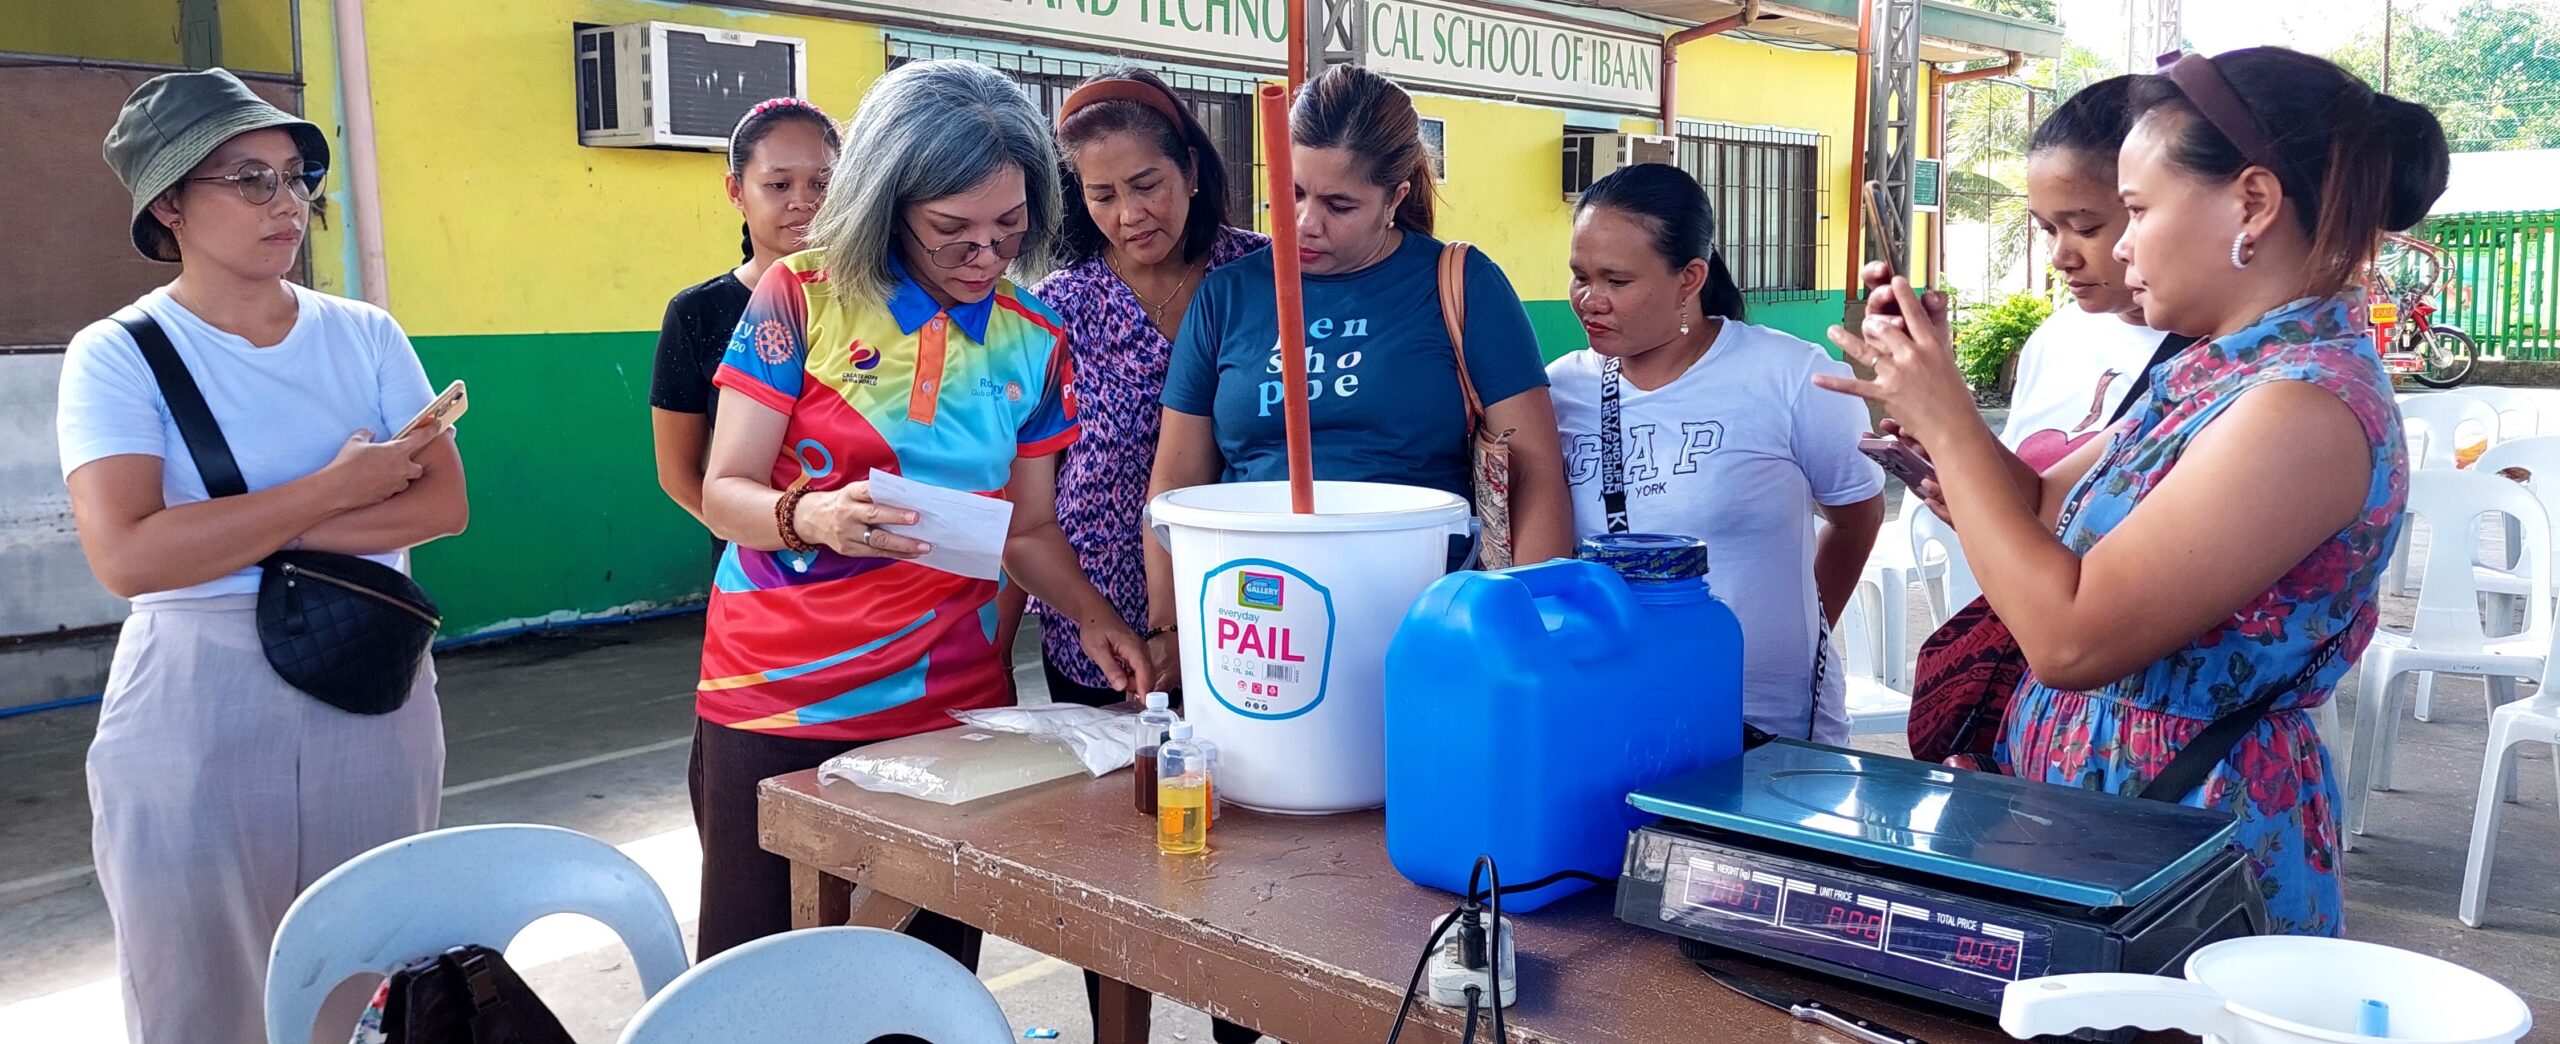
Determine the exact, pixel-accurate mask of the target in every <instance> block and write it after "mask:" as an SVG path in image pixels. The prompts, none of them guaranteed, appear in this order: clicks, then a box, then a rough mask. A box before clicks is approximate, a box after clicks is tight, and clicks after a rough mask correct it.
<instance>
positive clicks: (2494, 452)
mask: <svg viewBox="0 0 2560 1044" xmlns="http://www.w3.org/2000/svg"><path fill="white" fill-rule="evenodd" d="M2502 390H2512V389H2502ZM2508 468H2522V469H2524V470H2525V471H2526V472H2528V473H2530V482H2529V483H2528V484H2527V485H2526V486H2525V487H2524V488H2525V489H2526V490H2527V491H2528V492H2530V493H2532V494H2533V497H2534V499H2536V500H2539V501H2541V502H2542V511H2543V514H2544V515H2545V516H2546V517H2548V518H2550V519H2551V520H2552V524H2553V525H2554V526H2560V435H2537V436H2529V437H2526V438H2520V439H2513V440H2510V441H2507V442H2501V443H2499V444H2497V445H2495V446H2491V447H2489V450H2488V452H2486V453H2483V454H2481V455H2480V459H2479V460H2478V461H2476V462H2474V463H2473V464H2472V465H2471V470H2473V471H2475V472H2478V473H2480V474H2483V475H2498V474H2499V473H2500V472H2502V471H2504V470H2506V469H2508ZM2502 477H2503V476H2502ZM2555 535H2560V534H2555ZM2516 540H2517V533H2516V530H2515V527H2513V526H2510V527H2508V529H2507V549H2508V560H2507V561H2500V562H2489V563H2483V564H2481V565H2480V566H2479V567H2477V568H2475V569H2474V570H2473V571H2472V572H2473V575H2474V579H2476V580H2477V581H2478V582H2479V584H2480V589H2481V590H2482V591H2485V592H2488V593H2491V594H2495V595H2501V596H2505V597H2504V598H2503V599H2501V601H2503V602H2505V603H2507V604H2506V605H2505V609H2506V611H2507V612H2508V613H2509V614H2511V615H2512V613H2513V612H2514V606H2513V604H2512V602H2513V599H2515V598H2516V597H2520V596H2522V595H2523V594H2524V593H2525V583H2524V578H2523V577H2520V576H2517V575H2516V574H2515V572H2514V571H2513V565H2512V561H2513V556H2514V553H2515V546H2516ZM2553 546H2555V547H2560V543H2555V544H2554V545H2553ZM2552 583H2553V585H2554V586H2553V587H2550V588H2546V589H2545V590H2544V591H2543V597H2546V598H2550V597H2555V596H2560V575H2554V576H2553V577H2552ZM2419 720H2421V721H2424V720H2426V715H2425V714H2423V713H2422V714H2420V715H2419Z"/></svg>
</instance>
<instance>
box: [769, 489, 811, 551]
mask: <svg viewBox="0 0 2560 1044" xmlns="http://www.w3.org/2000/svg"><path fill="white" fill-rule="evenodd" d="M808 495H809V487H807V486H795V487H793V488H791V489H788V490H784V491H783V494H782V499H780V500H776V501H774V502H773V529H774V532H776V533H779V534H781V535H782V546H783V547H784V548H785V549H787V550H789V551H790V552H791V553H793V554H800V555H805V554H808V553H809V552H810V551H811V550H814V549H813V548H811V547H810V546H809V542H808V541H806V540H802V539H800V531H799V529H798V528H797V527H795V526H794V525H793V523H794V522H795V521H797V518H796V516H797V515H798V514H799V513H800V498H802V497H805V496H808Z"/></svg>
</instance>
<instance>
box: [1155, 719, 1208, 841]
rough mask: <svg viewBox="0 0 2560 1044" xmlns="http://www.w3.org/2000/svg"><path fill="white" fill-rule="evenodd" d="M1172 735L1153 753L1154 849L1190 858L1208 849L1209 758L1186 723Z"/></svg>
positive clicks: (1175, 729)
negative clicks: (1193, 738)
mask: <svg viewBox="0 0 2560 1044" xmlns="http://www.w3.org/2000/svg"><path fill="white" fill-rule="evenodd" d="M1172 736H1173V738H1172V739H1171V740H1169V741H1167V742H1166V743H1165V745H1164V746H1163V748H1162V749H1159V750H1157V751H1156V850H1157V851H1159V852H1163V853H1164V854H1166V855H1192V854H1194V853H1197V852H1201V851H1203V850H1206V849H1207V848H1208V847H1209V757H1208V752H1207V751H1205V750H1202V749H1200V745H1199V744H1198V743H1197V742H1195V741H1193V740H1192V738H1191V723H1190V722H1183V723H1181V724H1178V725H1175V726H1174V727H1173V731H1172Z"/></svg>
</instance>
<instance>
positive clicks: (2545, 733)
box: [2455, 657, 2560, 928]
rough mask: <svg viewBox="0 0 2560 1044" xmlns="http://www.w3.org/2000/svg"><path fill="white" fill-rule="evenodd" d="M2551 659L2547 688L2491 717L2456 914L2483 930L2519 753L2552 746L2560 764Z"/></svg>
mask: <svg viewBox="0 0 2560 1044" xmlns="http://www.w3.org/2000/svg"><path fill="white" fill-rule="evenodd" d="M2553 660H2560V657H2546V661H2545V666H2544V668H2543V674H2542V686H2541V688H2540V689H2539V690H2538V691H2536V692H2535V693H2534V694H2533V695H2532V696H2531V697H2530V698H2527V699H2524V700H2520V701H2518V702H2515V703H2509V704H2506V705H2504V706H2502V707H2499V708H2498V709H2497V710H2495V711H2493V712H2491V713H2490V715H2489V748H2488V751H2487V752H2486V753H2485V754H2484V755H2483V756H2482V758H2481V761H2480V790H2479V795H2478V797H2476V798H2475V799H2474V801H2473V804H2472V806H2471V845H2470V850H2469V852H2468V853H2467V854H2466V855H2465V857H2464V859H2463V866H2462V899H2461V905H2460V906H2459V907H2457V908H2456V909H2455V916H2456V917H2459V918H2461V919H2462V923H2464V924H2467V925H2470V926H2471V927H2474V928H2477V927H2480V908H2481V907H2482V906H2483V905H2484V903H2485V902H2486V899H2487V894H2488V890H2489V861H2490V859H2491V858H2492V857H2494V856H2495V855H2496V854H2497V849H2498V821H2499V820H2500V819H2501V818H2504V817H2505V815H2506V812H2507V802H2508V801H2512V800H2514V799H2515V793H2514V789H2515V788H2514V781H2515V749H2516V747H2517V746H2518V745H2520V744H2525V743H2543V744H2548V745H2550V747H2551V751H2552V754H2553V762H2554V764H2555V765H2560V687H2555V686H2560V676H2555V673H2560V672H2554V671H2553V670H2552V666H2553V665H2554V664H2553V663H2552V662H2551V661H2553Z"/></svg>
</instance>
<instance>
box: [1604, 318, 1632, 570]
mask: <svg viewBox="0 0 2560 1044" xmlns="http://www.w3.org/2000/svg"><path fill="white" fill-rule="evenodd" d="M1619 369H1620V365H1619V362H1618V360H1617V359H1615V358H1611V359H1609V360H1607V361H1605V362H1602V363H1601V364H1600V511H1601V513H1602V514H1603V515H1605V516H1607V518H1608V521H1609V532H1612V533H1624V532H1626V531H1627V447H1626V438H1625V436H1623V435H1621V434H1619V432H1618V382H1619V380H1620V378H1619V375H1618V371H1619Z"/></svg>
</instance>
